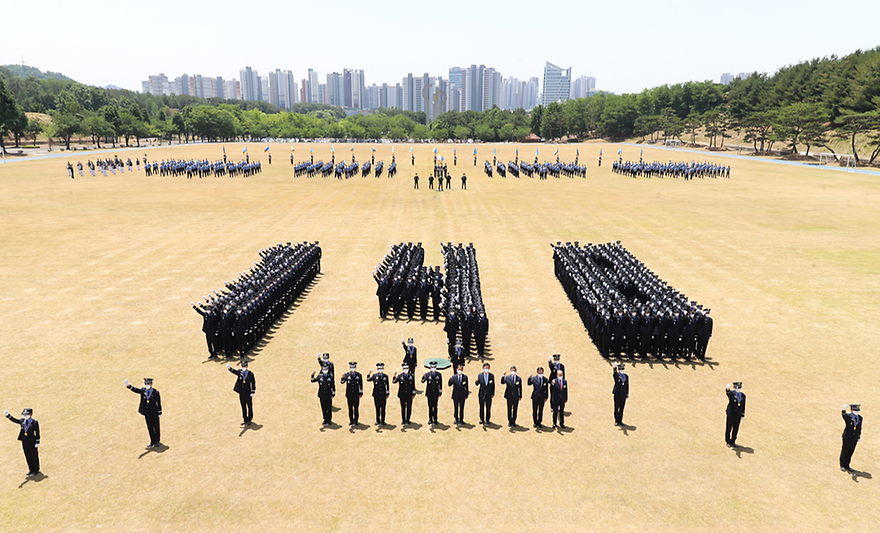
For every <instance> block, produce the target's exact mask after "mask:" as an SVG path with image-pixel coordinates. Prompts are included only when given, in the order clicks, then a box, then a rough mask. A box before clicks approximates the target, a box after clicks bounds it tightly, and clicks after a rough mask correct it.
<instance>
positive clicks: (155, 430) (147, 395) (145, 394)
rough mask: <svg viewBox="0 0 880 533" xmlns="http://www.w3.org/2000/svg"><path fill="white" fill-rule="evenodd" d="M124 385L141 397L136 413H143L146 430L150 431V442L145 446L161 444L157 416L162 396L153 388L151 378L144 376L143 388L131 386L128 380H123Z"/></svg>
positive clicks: (159, 415) (160, 411)
mask: <svg viewBox="0 0 880 533" xmlns="http://www.w3.org/2000/svg"><path fill="white" fill-rule="evenodd" d="M123 383H124V384H125V386H126V387H127V388H128V390H130V391H131V392H133V393H135V394H139V395H140V397H141V402H140V405H139V406H138V413H140V414H142V415H144V420H145V421H146V423H147V431H148V432H149V433H150V444H149V445H148V446H147V448H155V447H157V446H160V445H161V444H162V442H161V440H160V439H161V433H160V430H159V417H161V416H162V398H161V396H160V395H159V391H157V390H156V389H154V388H153V378H144V388H142V389H139V388H137V387H132V386H131V384H130V383H129V382H128V380H127V379H126V380H123Z"/></svg>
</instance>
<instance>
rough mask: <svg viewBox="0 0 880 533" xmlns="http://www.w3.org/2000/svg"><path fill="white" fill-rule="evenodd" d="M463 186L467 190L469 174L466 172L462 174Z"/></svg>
mask: <svg viewBox="0 0 880 533" xmlns="http://www.w3.org/2000/svg"><path fill="white" fill-rule="evenodd" d="M461 188H462V189H464V190H467V176H466V175H465V174H462V175H461Z"/></svg>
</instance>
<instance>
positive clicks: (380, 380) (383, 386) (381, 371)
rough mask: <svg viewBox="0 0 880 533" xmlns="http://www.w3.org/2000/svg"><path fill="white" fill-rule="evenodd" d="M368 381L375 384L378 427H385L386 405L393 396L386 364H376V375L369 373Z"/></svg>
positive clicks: (374, 396)
mask: <svg viewBox="0 0 880 533" xmlns="http://www.w3.org/2000/svg"><path fill="white" fill-rule="evenodd" d="M367 381H372V382H373V404H374V405H375V406H376V425H377V426H380V425H381V426H384V425H385V405H386V402H387V400H388V396H390V395H391V387H390V386H389V384H388V375H387V374H385V363H376V373H375V374H373V371H372V370H371V371H369V372H367Z"/></svg>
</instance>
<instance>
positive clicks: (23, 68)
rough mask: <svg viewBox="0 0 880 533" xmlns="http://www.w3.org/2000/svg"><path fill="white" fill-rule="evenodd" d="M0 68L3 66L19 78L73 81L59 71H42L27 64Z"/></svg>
mask: <svg viewBox="0 0 880 533" xmlns="http://www.w3.org/2000/svg"><path fill="white" fill-rule="evenodd" d="M0 68H5V69H6V70H8V71H9V73H10V74H12V75H14V76H18V77H20V78H28V77H34V78H37V79H38V80H61V81H74V80H72V79H70V78H68V77H67V76H65V75H64V74H61V73H60V72H52V71H51V70H47V71H46V72H43V71H42V70H40V69H38V68H34V67H30V66H27V65H3V66H2V67H0Z"/></svg>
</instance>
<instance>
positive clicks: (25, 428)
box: [3, 408, 40, 477]
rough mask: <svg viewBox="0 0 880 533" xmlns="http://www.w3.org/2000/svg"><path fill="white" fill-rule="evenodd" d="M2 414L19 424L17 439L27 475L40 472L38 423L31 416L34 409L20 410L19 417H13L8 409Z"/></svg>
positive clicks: (31, 475)
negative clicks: (26, 468) (25, 464)
mask: <svg viewBox="0 0 880 533" xmlns="http://www.w3.org/2000/svg"><path fill="white" fill-rule="evenodd" d="M3 414H4V415H6V418H8V419H9V421H10V422H14V423H16V424H18V425H20V426H21V429H20V430H19V432H18V440H20V441H21V448H22V450H24V458H25V460H26V461H27V465H28V473H27V477H33V476H36V475H37V474H40V452H39V447H40V423H39V422H37V421H36V420H34V418H33V415H34V410H33V409H30V408H28V409H24V410H22V412H21V418H15V417H14V416H12V415H11V414H9V411H3Z"/></svg>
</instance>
